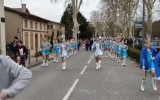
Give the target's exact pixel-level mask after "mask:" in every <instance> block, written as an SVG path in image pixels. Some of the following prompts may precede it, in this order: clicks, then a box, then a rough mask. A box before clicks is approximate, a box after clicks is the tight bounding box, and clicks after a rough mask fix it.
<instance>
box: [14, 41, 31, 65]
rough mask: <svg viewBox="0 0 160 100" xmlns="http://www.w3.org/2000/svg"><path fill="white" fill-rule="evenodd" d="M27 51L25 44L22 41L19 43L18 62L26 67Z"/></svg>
mask: <svg viewBox="0 0 160 100" xmlns="http://www.w3.org/2000/svg"><path fill="white" fill-rule="evenodd" d="M27 55H28V52H27V49H26V47H25V46H24V45H23V42H22V41H21V40H20V41H18V48H17V62H18V63H19V64H20V65H22V66H24V67H25V61H26V59H27Z"/></svg>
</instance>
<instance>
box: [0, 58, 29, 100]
mask: <svg viewBox="0 0 160 100" xmlns="http://www.w3.org/2000/svg"><path fill="white" fill-rule="evenodd" d="M31 77H32V73H31V71H30V70H28V69H26V68H25V67H23V66H21V65H18V64H17V63H16V62H14V61H13V60H12V59H11V58H10V57H8V56H3V55H0V100H7V99H8V98H13V97H15V96H16V95H17V94H18V93H19V92H21V91H22V90H23V89H24V88H25V87H26V86H27V85H28V83H29V82H30V80H31Z"/></svg>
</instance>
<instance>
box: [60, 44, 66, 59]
mask: <svg viewBox="0 0 160 100" xmlns="http://www.w3.org/2000/svg"><path fill="white" fill-rule="evenodd" d="M61 57H64V58H66V57H67V44H64V43H62V44H61Z"/></svg>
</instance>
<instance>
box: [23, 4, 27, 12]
mask: <svg viewBox="0 0 160 100" xmlns="http://www.w3.org/2000/svg"><path fill="white" fill-rule="evenodd" d="M22 12H24V13H26V4H22Z"/></svg>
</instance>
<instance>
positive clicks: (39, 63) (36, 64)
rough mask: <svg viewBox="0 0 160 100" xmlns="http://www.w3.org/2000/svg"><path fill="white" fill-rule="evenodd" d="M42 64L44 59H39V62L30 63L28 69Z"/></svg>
mask: <svg viewBox="0 0 160 100" xmlns="http://www.w3.org/2000/svg"><path fill="white" fill-rule="evenodd" d="M51 60H53V58H49V59H48V61H51ZM41 64H42V61H39V62H36V63H34V64H31V65H28V66H27V68H28V69H32V68H34V67H36V66H38V65H41Z"/></svg>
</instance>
